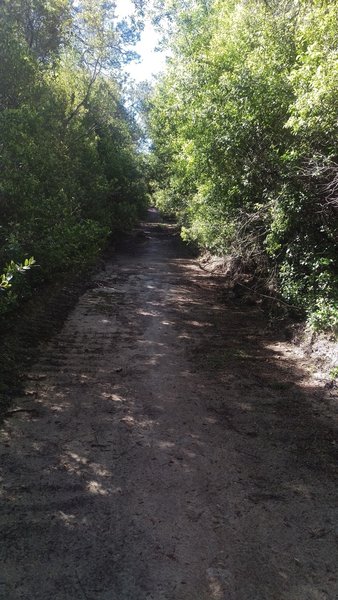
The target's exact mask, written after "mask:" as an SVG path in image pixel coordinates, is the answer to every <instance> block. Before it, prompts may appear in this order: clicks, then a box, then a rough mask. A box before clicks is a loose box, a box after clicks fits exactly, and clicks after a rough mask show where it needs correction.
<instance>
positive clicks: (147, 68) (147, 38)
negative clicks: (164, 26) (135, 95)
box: [116, 0, 165, 81]
mask: <svg viewBox="0 0 338 600" xmlns="http://www.w3.org/2000/svg"><path fill="white" fill-rule="evenodd" d="M132 12H133V3H132V2H131V0H117V1H116V13H117V15H118V17H119V18H121V19H122V18H123V17H127V16H128V15H130V14H131V13H132ZM158 41H159V36H158V34H157V33H156V31H155V30H154V28H153V26H152V24H151V23H150V21H148V22H146V24H145V28H144V31H143V32H142V36H141V40H140V41H139V42H138V43H137V44H136V46H135V47H134V48H133V50H135V52H137V53H138V54H139V55H140V56H141V62H140V63H138V64H137V63H135V62H133V63H130V64H129V65H127V66H126V71H127V72H128V73H129V74H130V75H131V77H132V78H133V79H135V81H144V80H145V79H148V80H149V79H151V78H152V76H153V75H157V74H158V73H159V72H160V71H161V70H162V69H163V68H164V65H165V56H164V54H163V53H161V52H155V47H156V45H157V43H158Z"/></svg>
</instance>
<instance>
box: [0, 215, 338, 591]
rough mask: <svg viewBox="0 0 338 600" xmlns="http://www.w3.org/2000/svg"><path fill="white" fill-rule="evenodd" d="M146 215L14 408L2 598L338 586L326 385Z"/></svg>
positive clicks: (6, 446)
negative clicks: (148, 221) (139, 231)
mask: <svg viewBox="0 0 338 600" xmlns="http://www.w3.org/2000/svg"><path fill="white" fill-rule="evenodd" d="M143 233H144V235H136V236H134V238H133V240H130V242H129V245H128V247H127V248H124V249H123V250H121V251H120V253H119V254H118V255H117V256H115V257H113V258H112V259H111V260H108V261H107V264H106V266H105V269H104V270H103V271H102V272H100V273H99V274H98V275H97V277H96V278H94V279H93V285H92V286H90V289H88V290H87V292H86V293H85V294H84V295H83V296H82V298H81V299H80V302H79V304H78V306H77V307H76V308H75V309H74V311H73V312H72V313H71V315H70V317H69V319H68V320H67V322H66V324H65V326H64V328H63V330H62V331H61V332H60V333H59V334H58V335H57V336H55V338H54V339H53V341H52V342H51V343H50V344H49V346H47V347H46V349H45V353H44V356H43V357H42V358H41V359H40V360H39V362H38V364H37V365H35V367H34V368H33V369H32V370H31V372H30V373H29V375H28V377H27V380H26V382H25V396H23V397H22V398H21V399H18V402H17V407H18V408H20V409H22V412H18V413H13V415H12V417H11V418H9V419H7V420H6V421H5V424H4V427H3V431H2V445H1V477H2V491H1V496H0V501H1V505H2V510H1V519H0V530H1V537H2V544H1V555H2V571H1V574H0V598H3V599H4V600H5V599H6V600H18V599H20V600H22V599H24V600H32V599H34V600H46V599H47V598H53V599H55V600H65V599H67V600H68V599H69V600H70V599H71V600H77V599H79V600H83V599H90V600H126V599H128V600H146V599H147V600H151V599H153V600H163V599H167V600H169V599H170V600H291V599H292V600H322V599H328V600H333V599H334V598H335V597H336V593H337V580H336V573H335V568H336V564H335V563H336V561H335V537H336V533H337V532H336V529H335V522H336V521H335V519H336V518H337V506H336V479H337V477H336V458H337V455H336V446H335V434H336V423H335V422H334V419H333V417H334V416H336V414H334V412H333V411H332V407H331V404H330V403H329V400H328V399H326V398H325V395H324V393H323V390H322V389H319V387H318V386H316V385H315V384H314V383H313V382H311V379H310V378H309V377H308V375H307V374H306V373H305V372H304V371H303V370H302V368H300V366H299V361H298V362H297V360H296V359H295V356H294V350H293V348H292V346H290V345H289V344H287V343H286V342H285V341H283V340H281V339H280V338H279V336H278V335H277V334H276V333H271V332H269V331H267V329H266V323H265V321H264V316H263V315H262V314H261V313H260V312H259V311H257V310H256V309H255V308H254V307H251V308H248V307H243V306H241V305H240V304H235V303H233V302H230V301H229V302H228V303H225V304H224V302H221V301H220V296H221V295H223V292H222V282H221V280H220V279H217V278H214V277H212V276H210V275H208V274H207V273H205V272H204V271H202V270H200V269H199V268H198V265H197V263H196V262H195V261H194V260H193V259H192V258H189V257H186V256H184V257H182V253H181V245H180V243H179V242H178V241H177V239H176V238H175V237H174V236H173V235H172V233H171V232H170V230H169V231H168V230H165V229H164V230H162V229H161V227H160V228H158V229H156V227H154V226H153V225H151V226H147V227H145V228H144V230H143ZM297 365H298V366H297Z"/></svg>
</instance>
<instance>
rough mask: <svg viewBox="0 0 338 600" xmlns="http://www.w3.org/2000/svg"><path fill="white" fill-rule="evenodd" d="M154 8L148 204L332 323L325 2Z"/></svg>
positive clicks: (330, 18)
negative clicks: (155, 79)
mask: <svg viewBox="0 0 338 600" xmlns="http://www.w3.org/2000/svg"><path fill="white" fill-rule="evenodd" d="M166 6H167V12H166V18H167V20H168V22H169V23H170V26H171V28H172V30H171V36H170V40H171V50H172V58H171V59H170V62H169V66H168V69H167V72H166V74H165V75H164V77H163V78H162V79H161V80H160V81H159V83H158V85H157V86H156V89H155V91H154V94H153V96H152V98H151V101H150V115H149V124H150V130H151V137H152V139H153V150H154V157H153V163H154V172H155V173H156V179H157V183H156V184H155V186H156V193H155V197H156V202H157V204H158V206H159V207H161V208H162V209H164V210H166V211H168V212H174V213H175V214H176V215H177V216H178V218H179V220H180V223H181V225H182V232H183V235H184V237H186V238H187V239H193V240H196V241H197V242H198V243H199V244H200V245H201V246H202V247H205V248H208V249H209V250H211V251H212V252H213V253H216V254H221V255H224V254H227V253H232V254H234V255H236V256H237V257H238V258H239V259H240V260H241V261H242V263H243V264H245V266H246V267H247V268H249V269H250V270H251V271H254V272H256V273H258V274H259V276H260V277H264V279H265V281H266V285H267V287H269V289H270V292H273V293H277V294H280V295H281V296H282V297H283V298H284V299H285V301H286V302H287V303H289V304H290V305H295V306H298V307H301V309H302V310H304V311H306V313H307V315H308V318H309V320H310V323H311V324H312V326H313V327H314V328H315V329H322V328H324V329H325V328H333V329H336V330H337V329H338V304H337V287H338V279H337V262H336V259H337V237H338V219H337V210H338V137H337V133H338V131H337V129H338V110H337V109H338V3H337V2H336V0H334V1H332V0H331V1H330V2H328V1H325V0H312V1H311V2H307V1H305V0H284V1H282V2H280V1H278V2H277V1H276V0H269V1H263V0H245V1H244V0H241V1H239V0H195V1H191V2H184V1H183V0H182V1H178V0H177V1H171V2H167V3H166ZM162 13H163V10H162ZM159 17H160V15H159V13H158V14H157V18H159Z"/></svg>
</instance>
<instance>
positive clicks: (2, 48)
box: [0, 0, 145, 313]
mask: <svg viewBox="0 0 338 600" xmlns="http://www.w3.org/2000/svg"><path fill="white" fill-rule="evenodd" d="M135 4H136V5H137V2H135ZM0 23H1V35H0V55H1V61H0V140H1V142H0V164H1V180H0V213H1V222H0V281H2V282H3V285H0V294H1V296H0V313H1V312H4V311H7V310H8V308H10V306H12V305H13V303H14V302H15V301H16V299H18V296H19V297H20V296H23V295H25V294H26V293H29V291H30V289H32V288H33V287H35V286H36V285H37V283H39V281H41V280H46V279H54V278H55V276H56V275H57V273H59V272H60V271H64V270H65V269H70V268H74V267H79V265H83V264H86V263H87V262H88V260H90V259H91V258H92V257H93V256H95V255H96V253H97V252H98V250H99V249H100V248H101V247H102V245H103V244H104V243H105V240H106V239H107V236H108V234H109V233H110V232H112V231H115V230H118V229H119V230H120V229H124V228H127V227H129V226H130V225H131V224H132V223H134V222H135V220H136V219H137V218H138V216H139V214H140V211H142V210H143V208H144V205H145V182H144V177H143V170H144V169H143V158H142V155H141V153H140V152H139V151H138V144H139V131H138V127H137V125H136V123H135V122H134V120H133V119H132V118H131V117H130V115H129V114H127V111H126V109H125V108H124V102H123V98H122V85H121V83H119V81H120V80H122V78H121V76H120V75H121V70H122V65H123V63H124V62H125V61H126V60H128V59H129V54H130V53H129V52H128V50H126V48H127V49H128V47H129V46H130V43H132V42H133V40H135V39H136V38H137V35H138V31H139V23H138V22H137V21H136V20H135V19H134V21H133V23H132V24H131V25H130V24H129V25H128V23H127V22H120V23H118V22H117V20H116V18H115V16H114V3H110V2H95V1H94V0H81V1H77V2H72V1H71V0H49V1H48V2H45V1H44V0H4V1H3V2H1V3H0ZM31 257H34V259H35V262H36V266H35V267H34V268H32V269H31V270H30V273H29V277H24V278H23V277H18V274H19V273H20V272H22V270H25V267H30V266H32V264H33V263H32V261H31V262H29V260H28V262H27V259H30V258H31ZM25 261H26V262H25ZM15 265H16V267H15ZM1 273H3V275H2V276H1ZM6 282H7V284H8V285H7V284H6ZM9 286H11V287H10V289H9Z"/></svg>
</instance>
